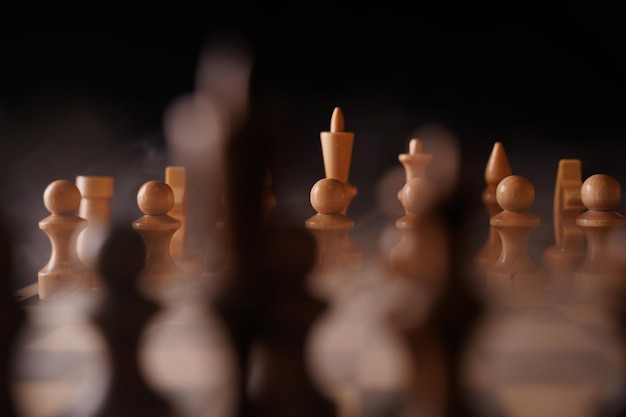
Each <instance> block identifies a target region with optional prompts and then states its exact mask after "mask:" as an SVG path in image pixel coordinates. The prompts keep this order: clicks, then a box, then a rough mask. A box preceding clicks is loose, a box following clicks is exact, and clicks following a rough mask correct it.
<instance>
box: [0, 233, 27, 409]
mask: <svg viewBox="0 0 626 417" xmlns="http://www.w3.org/2000/svg"><path fill="white" fill-rule="evenodd" d="M12 279H13V260H12V248H11V242H10V240H9V236H8V233H6V232H5V230H4V229H2V230H1V231H0V297H2V302H0V316H1V317H2V319H1V320H0V415H1V416H6V417H18V416H19V415H20V414H18V412H17V409H16V405H15V400H14V397H13V391H12V390H11V385H12V382H13V379H12V375H13V365H14V363H15V348H16V341H17V338H18V337H19V333H20V330H21V327H22V325H23V324H25V322H26V313H25V311H24V310H23V309H22V308H21V307H20V306H19V305H18V304H17V303H16V301H15V297H14V296H13V290H12Z"/></svg>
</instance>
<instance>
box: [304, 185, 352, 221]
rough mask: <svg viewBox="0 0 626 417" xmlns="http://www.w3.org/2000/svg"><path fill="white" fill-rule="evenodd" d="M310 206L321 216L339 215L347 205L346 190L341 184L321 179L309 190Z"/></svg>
mask: <svg viewBox="0 0 626 417" xmlns="http://www.w3.org/2000/svg"><path fill="white" fill-rule="evenodd" d="M310 197H311V205H312V206H313V208H314V209H315V211H317V212H318V213H321V214H335V213H340V212H341V210H343V209H344V207H346V204H347V203H348V190H347V189H346V186H345V185H344V183H343V182H341V181H339V180H337V179H334V178H322V179H321V180H319V181H317V182H316V183H315V184H313V187H312V188H311V196H310Z"/></svg>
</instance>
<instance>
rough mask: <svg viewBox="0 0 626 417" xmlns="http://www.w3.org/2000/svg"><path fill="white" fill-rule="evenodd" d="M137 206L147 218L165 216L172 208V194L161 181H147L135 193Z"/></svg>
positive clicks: (168, 187) (170, 189)
mask: <svg viewBox="0 0 626 417" xmlns="http://www.w3.org/2000/svg"><path fill="white" fill-rule="evenodd" d="M137 205H138V206H139V209H140V210H141V211H142V212H143V213H144V214H146V215H148V216H163V215H166V214H167V213H168V212H169V211H170V210H171V209H172V207H173V206H174V192H173V191H172V188H171V187H170V186H169V185H167V184H166V183H165V182H163V181H159V180H151V181H148V182H146V183H144V184H143V185H142V186H141V188H139V191H138V192H137Z"/></svg>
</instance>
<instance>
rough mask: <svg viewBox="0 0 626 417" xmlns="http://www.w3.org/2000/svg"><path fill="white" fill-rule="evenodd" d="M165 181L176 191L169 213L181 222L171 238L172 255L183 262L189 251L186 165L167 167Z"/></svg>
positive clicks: (175, 259)
mask: <svg viewBox="0 0 626 417" xmlns="http://www.w3.org/2000/svg"><path fill="white" fill-rule="evenodd" d="M165 183H166V184H167V185H169V186H170V188H171V189H172V192H173V193H174V204H172V208H171V209H170V210H169V211H168V212H167V215H168V216H170V217H173V218H175V219H176V220H178V221H179V222H180V227H179V228H178V230H176V231H175V232H174V234H173V235H172V239H171V240H170V255H171V256H172V258H173V259H174V261H175V262H179V263H182V262H183V260H184V259H185V256H186V252H187V247H186V236H185V234H186V232H187V215H186V214H187V213H186V210H187V171H186V170H185V167H181V166H167V167H165Z"/></svg>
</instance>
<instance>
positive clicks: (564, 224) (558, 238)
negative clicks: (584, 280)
mask: <svg viewBox="0 0 626 417" xmlns="http://www.w3.org/2000/svg"><path fill="white" fill-rule="evenodd" d="M581 186H582V175H581V166H580V160H578V159H561V160H560V161H559V167H558V171H557V175H556V185H555V187H554V203H553V219H554V220H553V221H554V240H555V244H554V245H553V246H550V247H548V248H547V249H546V250H545V251H544V252H543V267H544V269H545V270H546V275H547V278H548V285H549V286H550V288H552V289H553V290H555V291H558V292H561V293H563V292H564V293H569V292H570V291H571V289H572V287H573V285H572V280H573V274H574V271H575V270H576V269H577V268H578V267H579V266H580V264H581V263H582V261H583V259H584V257H585V251H586V248H585V235H584V234H583V231H582V229H580V228H579V227H578V226H577V225H576V218H577V217H578V215H579V214H580V213H581V212H582V211H583V210H584V209H585V206H584V205H583V203H582V201H581V199H580V191H581Z"/></svg>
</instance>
